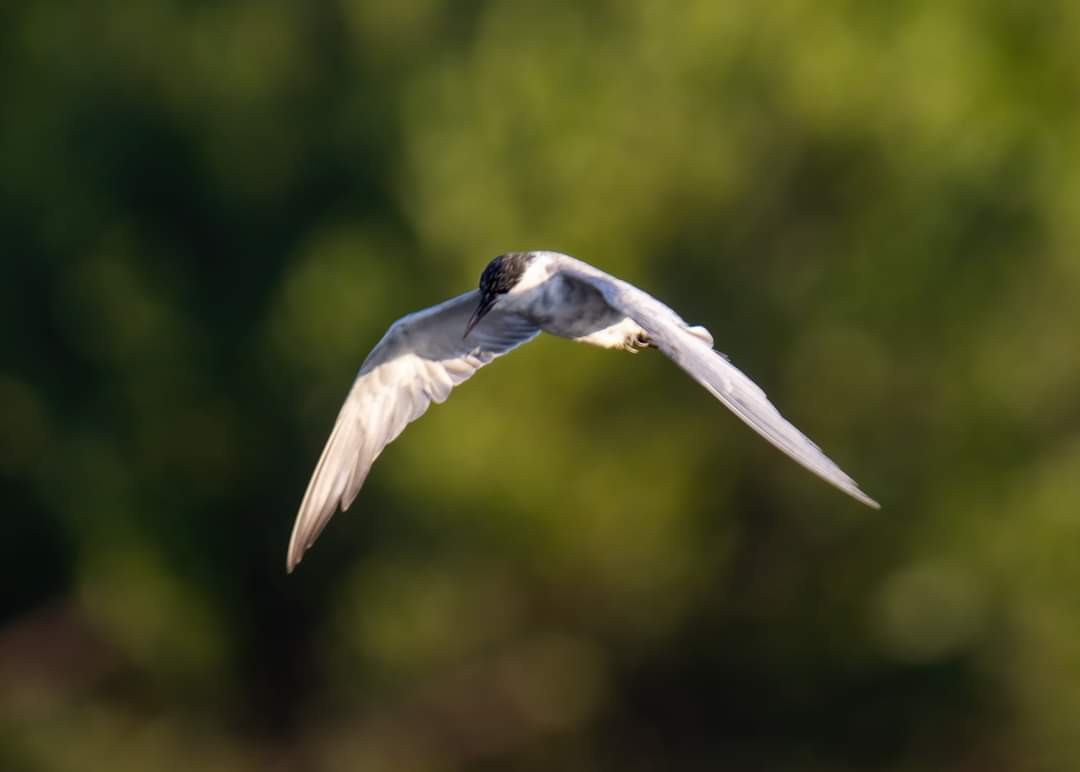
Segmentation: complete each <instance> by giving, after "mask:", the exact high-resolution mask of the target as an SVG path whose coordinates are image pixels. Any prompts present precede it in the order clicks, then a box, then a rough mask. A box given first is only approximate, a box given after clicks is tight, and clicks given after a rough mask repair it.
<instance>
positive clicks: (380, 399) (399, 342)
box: [286, 251, 878, 573]
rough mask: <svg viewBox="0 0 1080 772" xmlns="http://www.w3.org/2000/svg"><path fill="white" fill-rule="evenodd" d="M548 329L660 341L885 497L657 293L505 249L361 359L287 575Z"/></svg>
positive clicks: (800, 449) (645, 343)
mask: <svg viewBox="0 0 1080 772" xmlns="http://www.w3.org/2000/svg"><path fill="white" fill-rule="evenodd" d="M541 332H546V333H549V334H551V335H557V336H558V337H560V338H569V339H570V340H575V341H578V342H579V343H588V344H590V345H593V346H600V347H602V348H610V349H618V350H622V351H631V352H636V351H638V350H640V349H644V348H656V349H659V350H660V351H661V352H662V353H663V354H665V355H666V356H667V357H668V358H669V359H671V360H672V361H673V362H675V364H677V365H678V366H679V367H681V368H682V369H683V370H685V371H686V372H687V373H688V374H689V375H690V377H691V378H693V379H694V380H695V381H697V382H698V383H700V384H701V385H702V386H704V387H705V389H706V390H707V391H709V393H711V394H712V395H713V396H714V397H716V398H717V399H718V400H720V401H721V402H722V403H724V405H726V406H727V407H728V408H729V409H730V410H731V411H732V412H733V413H735V415H737V416H738V417H739V418H741V419H742V420H743V421H744V422H745V423H746V424H747V425H748V426H750V428H752V429H753V430H754V431H756V432H757V433H758V434H760V435H761V436H762V437H764V438H765V439H767V440H768V441H769V442H771V443H772V444H773V445H775V446H776V447H777V448H779V449H780V450H782V451H783V452H784V453H786V454H787V455H789V456H790V457H791V458H792V459H794V460H795V461H797V462H798V463H800V464H802V465H803V466H804V467H806V468H807V469H809V470H810V471H811V472H813V473H814V474H816V475H818V476H819V477H821V478H822V479H823V480H825V481H826V482H828V483H831V484H832V485H835V486H836V487H837V488H839V489H840V490H842V491H844V492H845V493H847V494H848V495H849V496H851V497H853V498H855V499H857V500H858V501H861V502H862V503H863V504H866V505H867V506H870V507H874V508H875V509H877V508H878V503H877V502H876V501H874V500H873V499H872V498H870V497H869V496H867V495H866V494H865V493H863V492H862V491H861V490H859V486H858V484H857V483H856V482H855V481H854V480H853V479H851V478H850V477H848V475H847V474H845V473H844V472H843V470H841V469H840V467H838V466H837V465H836V464H835V463H833V462H832V461H831V460H830V459H829V458H828V457H827V456H826V455H825V454H824V453H822V452H821V449H820V448H818V446H817V445H815V444H814V443H813V442H811V441H810V440H809V439H808V438H807V437H806V436H805V435H804V434H803V433H802V432H800V431H799V430H798V429H796V428H795V427H794V426H793V425H792V424H791V423H789V422H788V421H787V420H786V419H785V418H784V417H783V416H782V415H780V412H779V411H778V410H777V409H776V408H775V407H773V405H772V403H771V402H769V400H768V398H767V397H766V396H765V392H763V391H762V390H761V389H760V388H758V386H757V385H756V384H754V382H753V381H751V380H750V379H749V378H748V377H746V376H745V375H744V374H743V373H742V372H741V371H740V370H738V369H737V368H736V367H735V365H733V364H731V362H730V361H728V359H727V357H726V356H724V355H723V354H721V353H720V352H718V351H714V350H713V338H712V335H710V334H709V331H708V330H706V329H705V328H704V327H697V326H691V325H689V324H687V323H686V322H685V321H683V319H682V317H680V316H679V315H678V314H677V313H675V312H674V311H672V310H671V309H670V308H668V307H667V306H666V305H664V304H663V303H661V302H660V301H659V300H657V299H656V298H654V297H652V296H651V295H649V294H647V293H645V292H643V291H642V290H640V289H638V288H637V287H635V286H633V285H632V284H629V283H627V282H625V281H622V280H621V279H617V278H615V277H614V276H611V275H610V274H607V273H604V272H603V271H601V270H600V269H598V268H594V267H593V266H591V265H589V264H588V263H585V262H582V261H581V260H576V259H575V258H572V257H570V256H568V255H564V254H560V253H558V252H546V251H536V252H510V253H507V254H505V255H500V256H498V257H496V258H495V259H494V260H492V261H491V262H490V263H488V265H487V267H486V268H485V269H484V272H483V274H481V276H480V286H479V289H476V290H473V291H472V292H466V293H465V294H464V295H458V296H457V297H455V298H451V299H450V300H447V301H446V302H444V303H440V304H439V305H436V306H432V307H431V308H426V309H424V310H423V311H417V312H416V313H413V314H409V315H408V316H404V317H402V318H401V319H398V320H397V321H396V322H394V323H393V324H392V325H391V326H390V329H389V330H387V332H386V334H385V335H384V336H383V338H382V340H380V341H379V342H378V344H377V345H376V346H375V348H374V349H372V351H371V353H370V354H368V356H367V359H365V360H364V363H363V364H362V365H361V366H360V372H359V373H358V374H357V376H356V380H355V381H354V382H353V385H352V388H351V389H350V391H349V395H348V397H346V399H345V404H344V405H342V407H341V412H340V413H339V414H338V417H337V421H336V422H335V423H334V428H333V430H332V431H331V432H330V438H329V439H328V440H327V442H326V447H325V448H324V449H323V452H322V456H321V457H320V458H319V462H318V464H317V465H316V467H315V472H314V474H312V476H311V482H309V483H308V487H307V492H306V493H305V494H304V500H303V502H302V503H301V504H300V511H299V513H298V514H297V516H296V524H295V525H294V526H293V532H292V538H291V539H290V541H289V552H288V556H287V558H286V568H287V570H288V571H289V572H290V573H291V572H292V570H293V569H294V568H295V567H296V565H297V563H299V562H300V560H301V558H302V557H303V556H304V552H305V551H306V550H307V549H308V548H309V547H310V546H311V545H312V544H313V543H314V541H315V539H316V538H317V537H318V535H319V533H321V532H322V529H323V528H324V527H325V526H326V524H327V522H328V521H329V520H330V518H331V517H332V516H333V514H334V513H335V512H336V511H337V510H339V509H340V510H341V511H345V510H346V509H348V508H349V506H350V505H351V504H352V503H353V500H354V499H355V498H356V495H357V493H359V492H360V487H361V486H362V485H363V484H364V480H365V479H366V478H367V475H368V472H369V471H370V470H371V465H372V464H373V463H374V462H375V459H377V458H378V457H379V454H380V453H381V452H382V450H383V448H385V447H386V446H387V445H388V444H389V443H391V442H393V441H394V439H395V438H397V436H398V435H399V434H401V432H402V430H403V429H404V428H405V427H406V426H407V425H408V424H409V423H410V422H412V421H415V420H416V419H417V418H419V417H420V416H422V415H423V414H424V412H425V411H426V410H427V409H428V407H429V406H430V405H431V403H432V402H435V403H440V402H443V401H445V400H446V398H447V397H449V396H450V391H451V390H452V389H453V388H454V387H455V386H457V385H458V384H460V383H461V382H463V381H465V380H467V379H468V378H469V377H470V376H472V374H473V373H475V372H476V371H477V370H479V369H480V368H481V367H483V366H484V365H486V364H488V363H489V362H491V361H492V360H493V359H495V358H496V357H498V356H502V355H503V354H505V353H507V352H508V351H511V350H513V349H515V348H517V347H518V346H520V345H521V344H522V343H526V342H528V341H530V340H532V339H533V338H535V337H536V336H537V335H538V334H540V333H541Z"/></svg>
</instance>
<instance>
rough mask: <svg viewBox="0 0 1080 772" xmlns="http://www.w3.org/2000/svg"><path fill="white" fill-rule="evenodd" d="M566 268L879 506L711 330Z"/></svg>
mask: <svg viewBox="0 0 1080 772" xmlns="http://www.w3.org/2000/svg"><path fill="white" fill-rule="evenodd" d="M562 271H563V273H564V275H566V276H569V277H572V278H575V279H577V280H579V281H584V282H587V283H588V284H590V285H591V286H592V287H594V288H595V289H596V290H598V291H599V292H600V293H601V294H602V295H603V296H604V299H605V300H606V301H607V303H608V304H609V305H610V306H611V307H612V308H615V309H616V310H618V311H620V312H621V313H624V314H626V315H627V316H628V317H630V318H631V319H633V320H634V321H635V322H637V323H638V324H639V325H641V327H642V328H643V329H644V330H645V331H646V332H647V333H648V334H649V337H650V338H651V339H652V342H653V343H655V344H656V346H657V347H658V348H659V349H660V350H661V351H662V352H663V353H664V354H666V355H667V356H668V357H669V358H670V359H671V360H672V361H674V362H675V363H676V364H678V365H679V366H680V367H681V368H682V369H683V370H685V371H686V372H687V373H689V374H690V376H691V377H692V378H693V379H694V380H695V381H697V382H698V383H700V384H701V385H702V386H704V387H705V388H706V389H707V390H708V391H709V392H710V393H711V394H712V395H713V396H715V397H716V398H717V399H719V400H720V401H721V402H722V403H724V405H726V406H727V407H728V408H729V409H730V410H731V411H732V412H733V413H735V415H737V416H738V417H739V418H740V419H742V421H743V422H745V423H746V424H747V425H748V426H750V428H752V429H753V430H754V431H756V432H757V433H758V434H760V435H761V436H762V437H764V438H765V439H767V440H768V441H769V442H771V443H772V444H773V445H775V446H776V447H777V448H779V449H780V450H782V451H783V452H784V453H786V454H787V455H788V456H790V457H791V458H792V459H793V460H795V461H796V462H798V463H799V464H801V465H802V466H804V467H806V468H807V469H809V470H810V471H811V472H813V473H814V474H816V475H818V476H819V477H821V478H822V479H823V480H825V481H826V482H829V483H831V484H832V485H835V486H836V487H837V488H839V489H840V490H842V491H844V492H845V493H847V494H848V495H849V496H851V497H853V498H855V499H856V500H858V501H861V502H862V503H863V504H866V505H867V506H870V507H873V508H875V509H878V508H879V506H880V505H879V504H878V503H877V502H876V501H874V500H873V499H872V498H870V497H869V496H867V495H866V494H865V493H863V492H862V491H861V490H860V489H859V485H858V483H856V482H855V481H854V480H853V479H852V478H851V477H849V476H848V475H847V474H846V473H845V472H844V471H843V470H842V469H841V468H840V467H839V466H837V465H836V464H835V463H834V462H833V461H832V460H831V459H830V458H829V457H828V456H826V455H825V454H824V453H823V452H822V451H821V449H820V448H819V447H818V446H817V445H815V444H814V443H813V442H812V441H811V440H810V438H808V437H807V436H806V435H805V434H803V433H802V432H800V431H799V430H798V429H797V428H795V426H794V425H793V424H792V423H791V422H789V421H788V420H787V419H786V418H784V416H782V415H781V414H780V411H779V410H777V409H776V408H775V407H774V406H773V404H772V403H771V402H769V399H768V397H766V396H765V392H764V391H762V390H761V388H759V387H758V386H757V384H755V383H754V382H753V381H751V380H750V378H748V377H747V376H746V375H745V374H743V372H742V371H741V370H739V369H738V368H737V367H735V365H733V364H732V363H731V362H730V361H728V359H727V357H725V356H724V355H723V354H721V353H720V352H718V351H714V350H713V349H712V338H711V336H710V335H709V334H708V332H707V331H704V330H702V329H701V328H693V327H690V326H689V325H687V324H686V322H685V321H683V320H682V318H681V317H679V315H678V314H676V313H675V312H674V311H673V310H671V309H670V308H668V307H667V306H666V305H664V304H663V303H661V302H660V301H659V300H657V299H656V298H654V297H652V296H651V295H649V294H648V293H646V292H643V291H642V290H640V289H638V288H637V287H635V286H633V285H632V284H629V283H628V282H625V281H622V280H620V279H616V278H615V277H613V276H610V275H609V274H606V273H604V272H603V271H601V270H599V269H597V268H594V267H593V266H591V265H589V264H588V263H583V262H581V261H580V260H574V259H573V258H567V259H566V260H565V262H564V266H563V268H562Z"/></svg>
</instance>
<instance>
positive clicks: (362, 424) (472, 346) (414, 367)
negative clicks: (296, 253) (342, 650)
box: [286, 290, 539, 572]
mask: <svg viewBox="0 0 1080 772" xmlns="http://www.w3.org/2000/svg"><path fill="white" fill-rule="evenodd" d="M479 297H480V293H479V292H477V291H475V290H474V291H473V292H468V293H466V294H464V295H460V296H458V297H456V298H453V299H451V300H448V301H446V302H445V303H441V304H439V305H437V306H432V307H431V308H428V309H425V310H423V311H418V312H417V313H414V314H410V315H408V316H405V317H403V318H401V319H399V320H398V321H397V322H395V323H394V324H393V325H392V326H391V327H390V329H389V330H388V331H387V333H386V335H384V336H383V338H382V340H380V341H379V343H378V344H377V345H376V346H375V348H374V349H372V351H371V353H370V354H368V356H367V359H365V360H364V364H363V365H362V366H361V367H360V372H359V374H358V375H357V377H356V381H355V382H354V383H353V385H352V389H351V390H350V391H349V396H348V397H347V398H346V399H345V404H344V405H342V407H341V412H340V413H338V417H337V421H336V422H335V423H334V428H333V430H332V431H331V432H330V439H328V440H327V441H326V447H325V448H323V452H322V456H321V457H320V458H319V463H318V465H316V467H315V472H314V474H313V475H312V476H311V482H309V483H308V488H307V492H306V493H305V494H304V500H303V502H302V503H301V504H300V511H299V513H298V514H297V516H296V524H295V525H294V526H293V532H292V538H291V539H290V541H289V553H288V558H287V561H286V567H287V568H288V570H289V571H290V572H291V571H292V570H293V568H295V567H296V564H297V563H299V562H300V559H301V558H302V557H303V555H304V552H305V551H306V550H307V549H308V547H310V546H311V545H312V544H313V543H314V541H315V539H316V538H317V537H318V535H319V533H320V532H321V531H322V529H323V527H324V526H325V525H326V523H327V522H328V521H329V520H330V518H331V517H332V516H333V514H334V512H335V511H337V510H338V508H340V509H341V511H345V510H346V509H348V507H349V505H350V504H352V502H353V500H354V499H355V498H356V494H357V493H359V491H360V486H362V485H363V484H364V479H365V478H366V477H367V474H368V472H369V471H370V469H371V465H372V464H373V463H374V462H375V459H376V458H378V457H379V453H381V452H382V450H383V448H385V447H386V446H387V445H388V444H389V443H391V442H392V441H393V440H394V439H395V438H396V437H397V436H398V435H399V434H401V432H402V430H404V428H405V427H406V426H407V425H408V424H409V423H410V422H412V421H415V420H416V419H417V418H419V417H420V416H422V415H423V414H424V412H425V411H426V410H427V409H428V406H429V405H430V404H431V403H432V402H436V403H438V402H443V401H444V400H445V399H446V398H447V397H449V396H450V391H451V389H453V388H454V386H457V385H458V384H459V383H461V382H462V381H464V380H466V379H467V378H469V377H470V376H471V375H472V374H473V373H475V372H476V371H477V370H479V369H480V368H481V367H483V366H484V365H486V364H487V363H488V362H490V361H491V360H493V359H494V358H495V357H497V356H499V355H501V354H505V353H506V352H508V351H510V350H511V349H513V348H515V347H517V346H519V345H521V344H522V343H525V342H526V341H529V340H531V339H532V338H534V337H535V336H536V334H537V333H538V332H539V329H538V328H537V327H536V325H534V324H533V323H531V322H529V321H527V320H526V319H524V318H523V317H521V316H517V315H515V314H508V313H502V312H500V311H499V310H498V309H495V310H493V311H491V312H490V313H489V314H488V315H487V316H485V317H484V318H483V320H481V322H480V323H479V324H478V325H477V326H476V327H475V328H474V329H473V331H472V332H470V333H469V337H468V338H467V339H466V338H464V337H463V333H464V332H465V325H466V323H467V322H468V320H469V316H470V314H471V313H472V311H473V309H475V308H476V305H477V303H478V302H479Z"/></svg>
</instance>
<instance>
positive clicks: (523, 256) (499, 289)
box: [463, 252, 533, 337]
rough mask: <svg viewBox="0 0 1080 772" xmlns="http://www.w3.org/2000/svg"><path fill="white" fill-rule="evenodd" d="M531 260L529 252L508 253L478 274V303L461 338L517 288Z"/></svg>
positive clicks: (500, 256) (467, 334)
mask: <svg viewBox="0 0 1080 772" xmlns="http://www.w3.org/2000/svg"><path fill="white" fill-rule="evenodd" d="M532 259H533V255H532V254H530V253H529V252H508V253H506V254H505V255H499V256H498V257H496V258H495V259H494V260H492V261H491V262H490V263H488V264H487V267H486V268H485V269H484V272H483V273H482V274H480V302H479V303H478V304H477V306H476V310H475V311H473V314H472V316H471V317H469V323H468V324H466V325H465V335H464V336H463V337H468V336H469V333H470V332H472V330H473V328H474V327H475V326H476V325H478V324H479V323H480V320H481V319H483V318H484V317H485V316H487V314H488V312H489V311H491V309H493V308H494V307H495V306H496V304H498V302H499V300H500V299H501V298H502V297H503V296H504V295H505V294H506V293H507V292H509V291H510V290H512V289H513V288H514V287H515V286H517V283H518V282H519V281H521V277H522V276H524V275H525V269H526V268H528V266H529V263H530V262H531V261H532Z"/></svg>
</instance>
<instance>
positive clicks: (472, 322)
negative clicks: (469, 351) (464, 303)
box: [461, 295, 495, 339]
mask: <svg viewBox="0 0 1080 772" xmlns="http://www.w3.org/2000/svg"><path fill="white" fill-rule="evenodd" d="M494 305H495V296H494V295H483V296H481V298H480V304H479V305H477V306H476V310H475V311H473V312H472V316H470V317H469V323H468V324H466V325H465V334H464V335H462V336H461V337H462V339H464V338H467V337H469V333H470V332H472V331H473V327H475V326H476V325H478V324H480V320H481V319H483V318H484V317H485V316H487V314H488V311H490V310H491V307H492V306H494Z"/></svg>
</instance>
